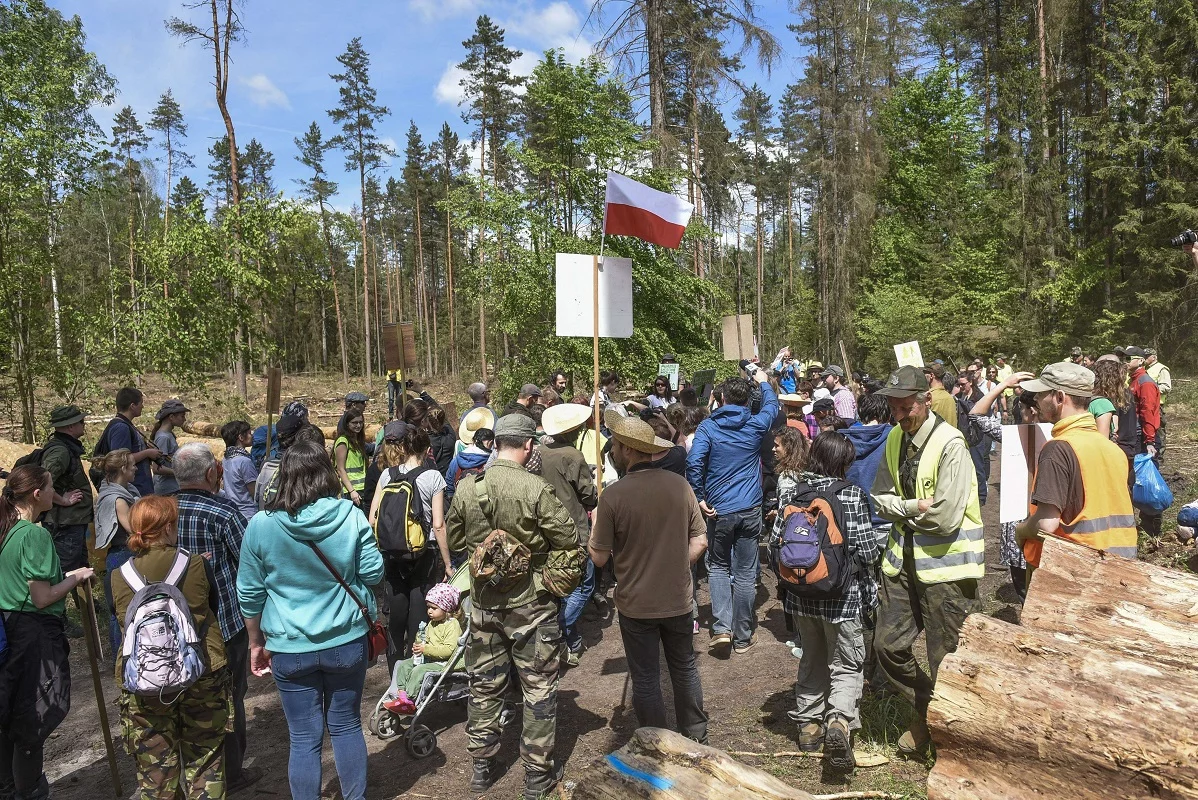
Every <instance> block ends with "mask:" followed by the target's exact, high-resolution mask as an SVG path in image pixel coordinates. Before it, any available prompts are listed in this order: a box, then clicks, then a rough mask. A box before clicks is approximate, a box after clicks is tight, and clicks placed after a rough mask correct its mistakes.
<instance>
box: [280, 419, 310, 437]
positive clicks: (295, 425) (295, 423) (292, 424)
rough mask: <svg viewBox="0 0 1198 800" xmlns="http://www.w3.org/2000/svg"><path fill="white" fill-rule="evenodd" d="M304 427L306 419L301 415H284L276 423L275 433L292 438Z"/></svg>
mask: <svg viewBox="0 0 1198 800" xmlns="http://www.w3.org/2000/svg"><path fill="white" fill-rule="evenodd" d="M302 427H304V418H303V417H301V416H299V415H293V414H284V415H283V416H281V417H279V421H278V422H276V423H275V433H277V434H278V435H279V436H290V435H291V434H293V433H295V432H296V431H298V430H299V429H300V428H302Z"/></svg>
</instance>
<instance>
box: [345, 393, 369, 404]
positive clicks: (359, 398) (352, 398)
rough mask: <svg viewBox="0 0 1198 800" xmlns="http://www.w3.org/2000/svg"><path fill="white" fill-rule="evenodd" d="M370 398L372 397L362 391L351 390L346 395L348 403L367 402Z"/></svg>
mask: <svg viewBox="0 0 1198 800" xmlns="http://www.w3.org/2000/svg"><path fill="white" fill-rule="evenodd" d="M368 400H370V398H369V397H367V396H366V395H364V394H362V393H361V392H350V393H349V394H347V395H346V396H345V402H347V403H365V402H367V401H368Z"/></svg>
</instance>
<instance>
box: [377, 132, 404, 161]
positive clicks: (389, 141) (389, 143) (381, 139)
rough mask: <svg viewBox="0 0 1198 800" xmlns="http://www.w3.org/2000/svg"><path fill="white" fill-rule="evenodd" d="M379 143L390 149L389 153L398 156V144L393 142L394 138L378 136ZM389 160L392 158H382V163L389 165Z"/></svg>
mask: <svg viewBox="0 0 1198 800" xmlns="http://www.w3.org/2000/svg"><path fill="white" fill-rule="evenodd" d="M379 142H381V143H382V144H384V145H386V146H387V147H390V148H391V152H393V153H395V154H396V155H398V154H399V152H400V149H399V142H397V141H395V137H394V136H380V137H379ZM391 158H392V157H391V156H383V161H386V162H387V163H388V164H390V163H391Z"/></svg>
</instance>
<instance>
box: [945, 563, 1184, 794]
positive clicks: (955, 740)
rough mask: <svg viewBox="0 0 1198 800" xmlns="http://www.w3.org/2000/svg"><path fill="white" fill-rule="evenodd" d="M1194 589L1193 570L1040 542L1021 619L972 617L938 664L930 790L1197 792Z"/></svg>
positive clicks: (946, 791) (968, 791) (1063, 792)
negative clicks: (1018, 621)
mask: <svg viewBox="0 0 1198 800" xmlns="http://www.w3.org/2000/svg"><path fill="white" fill-rule="evenodd" d="M1196 592H1198V580H1195V579H1194V578H1193V576H1187V575H1184V574H1182V573H1177V572H1175V571H1173V570H1167V569H1164V568H1161V567H1155V566H1152V565H1150V564H1145V563H1143V562H1133V561H1127V560H1124V559H1119V558H1114V557H1107V556H1103V555H1102V554H1100V553H1097V552H1096V551H1092V550H1087V549H1085V548H1082V547H1080V546H1078V545H1073V544H1069V543H1065V542H1058V541H1047V542H1045V546H1044V553H1043V557H1042V562H1041V567H1040V569H1039V570H1037V572H1036V573H1035V575H1034V576H1033V578H1032V584H1031V589H1030V591H1029V596H1028V601H1027V605H1026V606H1025V609H1024V614H1023V623H1024V624H1023V625H1022V626H1016V625H1008V624H1006V623H1004V622H1000V621H998V620H994V619H991V618H989V617H985V616H981V615H974V616H971V617H970V618H969V619H968V620H967V621H966V623H965V626H964V627H963V629H962V632H961V641H960V645H959V647H958V649H957V652H956V653H954V654H952V655H950V656H948V657H947V658H945V660H944V662H943V663H942V664H941V667H940V672H939V677H938V678H937V685H936V693H935V697H934V698H933V701H932V705H931V707H930V708H929V710H928V723H929V725H930V726H931V729H932V738H933V740H934V741H935V743H936V747H937V761H936V766H935V768H934V769H933V770H932V772H931V774H930V775H929V776H928V797H929V800H941V799H943V798H953V799H954V800H955V798H971V800H974V799H976V800H1000V799H1001V800H1019V799H1020V798H1065V797H1068V798H1071V799H1072V800H1098V798H1111V797H1118V798H1187V799H1189V800H1198V758H1196V757H1198V731H1196V730H1195V721H1196V720H1198V669H1196V668H1195V656H1196V655H1198V652H1196V651H1198V645H1196V643H1195V639H1194V633H1193V631H1192V629H1193V622H1194V620H1193V619H1191V618H1189V617H1187V616H1186V612H1188V611H1190V610H1191V609H1192V607H1193V605H1194V602H1195V600H1198V593H1196ZM1033 626H1034V627H1033Z"/></svg>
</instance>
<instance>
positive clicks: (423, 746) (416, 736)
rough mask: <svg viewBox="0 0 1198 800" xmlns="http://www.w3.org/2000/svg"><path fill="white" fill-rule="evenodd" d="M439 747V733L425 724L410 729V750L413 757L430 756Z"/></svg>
mask: <svg viewBox="0 0 1198 800" xmlns="http://www.w3.org/2000/svg"><path fill="white" fill-rule="evenodd" d="M436 749H437V735H436V734H435V733H433V732H432V731H430V730H429V729H428V728H426V727H425V726H423V725H416V726H415V727H413V728H412V729H411V730H410V731H408V752H409V753H411V754H412V758H428V757H429V756H431V755H432V754H433V751H434V750H436Z"/></svg>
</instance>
